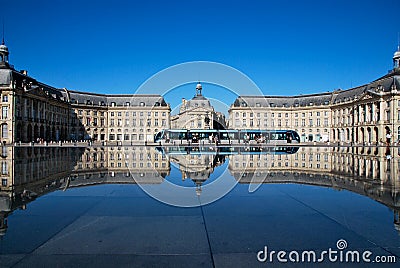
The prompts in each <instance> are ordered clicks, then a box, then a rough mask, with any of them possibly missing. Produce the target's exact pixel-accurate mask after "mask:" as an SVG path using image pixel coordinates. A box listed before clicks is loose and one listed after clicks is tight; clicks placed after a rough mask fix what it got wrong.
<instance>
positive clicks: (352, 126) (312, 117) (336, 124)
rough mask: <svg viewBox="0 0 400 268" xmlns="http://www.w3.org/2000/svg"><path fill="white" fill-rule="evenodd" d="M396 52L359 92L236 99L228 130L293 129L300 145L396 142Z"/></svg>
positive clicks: (399, 55) (399, 97)
mask: <svg viewBox="0 0 400 268" xmlns="http://www.w3.org/2000/svg"><path fill="white" fill-rule="evenodd" d="M399 90H400V48H399V49H398V51H396V52H395V54H394V56H393V70H391V71H390V72H389V73H388V74H387V75H385V76H383V77H381V78H379V79H377V80H375V81H373V82H371V83H368V84H366V85H363V86H359V87H356V88H351V89H348V90H336V91H334V92H331V93H321V94H312V95H299V96H285V97H283V96H282V97H276V96H239V97H238V98H237V99H236V100H235V102H234V103H233V104H232V105H231V107H230V109H229V120H228V127H229V128H234V129H293V130H295V131H297V132H298V133H299V135H300V137H301V142H312V141H317V142H321V141H332V142H341V143H352V144H382V143H385V142H389V143H393V141H397V140H399V139H400V92H399Z"/></svg>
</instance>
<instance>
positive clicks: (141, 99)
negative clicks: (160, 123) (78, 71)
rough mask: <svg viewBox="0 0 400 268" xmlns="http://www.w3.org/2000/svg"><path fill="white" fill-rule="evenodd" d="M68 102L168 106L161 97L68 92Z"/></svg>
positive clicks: (103, 104)
mask: <svg viewBox="0 0 400 268" xmlns="http://www.w3.org/2000/svg"><path fill="white" fill-rule="evenodd" d="M68 94H69V98H70V102H71V103H73V104H86V105H97V106H111V105H112V103H114V105H115V106H127V103H129V106H146V107H153V106H168V105H167V103H166V102H165V100H164V98H163V97H162V96H161V95H151V94H148V95H145V94H131V95H130V94H125V95H122V94H121V95H108V94H97V93H88V92H79V91H73V90H68Z"/></svg>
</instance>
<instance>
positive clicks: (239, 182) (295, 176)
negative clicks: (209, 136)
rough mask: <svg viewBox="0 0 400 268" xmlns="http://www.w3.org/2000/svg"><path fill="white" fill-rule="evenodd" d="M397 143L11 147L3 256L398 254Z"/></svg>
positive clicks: (48, 262) (7, 260)
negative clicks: (374, 145) (376, 144)
mask: <svg viewBox="0 0 400 268" xmlns="http://www.w3.org/2000/svg"><path fill="white" fill-rule="evenodd" d="M399 155H400V148H398V147H329V146H325V147H314V146H300V147H259V146H253V147H250V146H247V147H241V146H233V147H215V146H205V147H198V146H197V147H184V146H182V147H180V146H168V147H150V146H148V147H140V146H135V147H131V146H128V147H123V146H121V147H111V146H108V147H96V146H92V147H58V146H54V147H50V146H48V147H45V146H43V147H39V146H37V147H18V146H17V147H14V146H8V147H3V148H2V155H1V159H0V161H1V167H2V173H1V180H2V181H1V195H0V236H1V238H0V253H1V255H0V263H1V265H3V266H6V267H7V266H16V267H21V266H22V267H24V266H30V267H31V266H39V265H40V266H53V265H55V264H57V265H61V266H62V265H72V264H75V265H77V266H78V265H79V266H100V267H101V266H110V265H113V266H117V267H118V266H152V265H153V266H164V267H165V266H182V267H187V266H189V265H190V266H193V267H197V266H199V267H213V266H214V267H228V266H230V267H232V266H233V267H238V266H239V267H248V266H258V265H259V266H261V267H263V266H264V267H265V266H266V265H267V266H280V265H282V262H281V261H280V260H278V259H277V257H276V255H275V256H272V257H271V258H272V259H265V253H266V251H267V253H268V254H267V256H269V254H270V253H271V251H276V252H278V251H286V252H287V254H286V255H285V256H286V259H287V261H288V263H286V264H287V265H289V266H290V265H293V264H294V263H295V262H296V261H294V262H293V261H291V260H290V259H289V252H291V251H297V252H300V253H299V254H300V255H299V260H298V262H299V263H297V264H298V265H300V266H301V265H304V266H307V264H308V266H310V265H311V264H313V263H314V262H313V261H312V258H313V256H311V257H310V258H311V259H310V260H308V262H307V261H306V262H302V261H301V257H302V255H301V252H302V251H305V250H307V251H310V250H312V251H315V252H316V253H315V254H316V260H315V262H318V259H320V257H321V256H323V254H322V255H321V253H322V252H323V251H324V250H328V249H329V248H331V249H334V250H336V251H338V253H337V254H339V253H340V252H341V250H342V253H343V254H346V251H345V250H352V251H359V252H360V254H361V253H362V252H365V251H370V252H371V253H372V255H371V256H370V257H369V259H370V260H372V261H376V259H375V257H376V256H378V257H383V256H384V257H388V256H394V257H393V258H394V259H395V260H396V261H397V262H398V261H400V259H399V256H400V235H399V232H400V219H399V212H400V200H399V189H400V187H399V185H400V179H399V171H400V158H399ZM339 241H340V242H341V243H342V242H343V241H344V242H345V243H346V244H345V245H346V247H343V248H340V247H339V244H340V243H339ZM340 245H342V244H340ZM343 256H346V255H343ZM360 256H361V255H360ZM281 257H282V256H281ZM291 257H293V258H294V259H296V255H295V254H294V255H292V256H291ZM338 257H340V256H339V255H338ZM343 258H345V257H343ZM360 258H362V257H360ZM263 259H264V262H263ZM283 259H285V257H283ZM344 261H345V260H342V262H340V260H339V261H336V262H332V261H330V260H329V258H328V255H326V258H323V259H322V260H321V262H322V263H323V264H324V265H326V266H331V265H333V264H335V265H337V266H338V267H343V265H344V263H343V262H344ZM365 264H366V262H365V261H363V260H360V262H358V263H357V262H351V265H356V266H357V265H358V266H360V267H361V266H365ZM345 265H347V266H348V265H349V263H348V262H346V263H345ZM391 265H395V264H388V263H387V264H385V266H388V267H390V266H391Z"/></svg>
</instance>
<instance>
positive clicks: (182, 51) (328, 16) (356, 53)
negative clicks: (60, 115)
mask: <svg viewBox="0 0 400 268" xmlns="http://www.w3.org/2000/svg"><path fill="white" fill-rule="evenodd" d="M0 6H1V12H0V17H3V18H4V21H5V39H6V44H7V45H8V47H9V49H10V62H11V63H12V64H14V66H15V68H16V69H18V70H19V69H27V70H28V71H29V74H30V75H31V76H33V77H35V78H36V79H38V80H40V81H42V82H44V83H47V84H50V85H53V86H55V87H66V88H68V89H75V90H82V91H90V92H99V93H133V92H135V90H136V89H137V88H138V87H139V86H140V85H141V84H142V83H143V82H144V81H146V79H148V78H149V77H151V76H152V75H154V74H155V73H157V72H159V71H161V70H162V69H164V68H167V67H169V66H172V65H175V64H179V63H182V62H187V61H197V60H201V61H213V62H220V63H223V64H227V65H229V66H232V67H234V68H236V69H238V70H240V71H241V72H243V73H245V74H246V75H247V76H249V77H250V78H251V79H252V80H253V81H254V82H255V83H256V84H257V85H258V86H259V87H260V88H261V90H262V91H263V93H264V94H267V95H293V94H307V93H316V92H325V91H332V90H334V89H337V88H343V89H346V88H349V87H351V86H357V85H361V84H364V83H368V82H370V81H372V80H374V79H376V78H378V77H380V76H382V75H384V74H386V73H387V71H388V70H389V69H391V68H392V56H393V53H394V51H395V50H396V48H397V43H398V40H397V39H398V38H397V36H398V32H400V19H399V15H398V11H399V10H400V1H398V0H382V1H365V0H364V1H348V0H347V1H340V0H338V1H234V0H233V1H208V0H204V1H191V0H189V1H174V0H172V1H128V0H126V1H120V0H114V1H102V0H100V1H82V0H81V1H76V0H68V1H60V0H55V1H40V0H36V1H27V0H19V1H9V0H8V1H6V0H1V1H0ZM396 13H397V14H396ZM197 79H200V80H201V78H198V77H196V78H194V80H197ZM182 88H183V89H182V90H183V91H182V90H181V92H179V94H178V93H176V94H175V95H173V94H172V95H171V97H170V99H168V101H170V102H172V103H173V105H174V102H180V97H181V96H184V97H187V98H190V97H192V96H193V94H194V91H193V90H192V89H191V87H188V86H187V87H182ZM208 90H209V91H207V86H205V87H204V94H205V95H207V96H211V97H220V98H221V96H224V93H222V94H221V93H220V92H219V90H218V88H217V87H212V86H210V87H208ZM178 96H179V99H178V98H177V97H178ZM227 96H228V95H227ZM229 98H231V96H229Z"/></svg>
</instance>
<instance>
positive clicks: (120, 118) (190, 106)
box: [0, 42, 400, 144]
mask: <svg viewBox="0 0 400 268" xmlns="http://www.w3.org/2000/svg"><path fill="white" fill-rule="evenodd" d="M8 58H9V51H8V47H7V46H6V45H5V44H4V42H3V43H2V44H1V45H0V95H1V96H0V98H1V99H0V105H1V118H0V140H1V142H2V143H7V144H10V143H15V142H19V141H21V142H30V141H38V140H43V141H60V140H92V141H104V142H111V143H113V142H120V143H125V144H134V143H139V144H143V143H145V142H146V141H152V140H153V137H154V134H155V133H157V132H158V131H159V130H161V129H169V128H174V129H225V128H229V129H292V130H295V131H297V132H298V133H299V135H300V139H301V142H327V141H330V142H340V143H349V144H350V143H351V144H382V143H385V142H389V143H393V142H394V141H397V140H399V139H400V92H399V88H400V67H399V66H400V49H399V50H398V51H396V52H395V54H394V56H393V69H392V70H391V71H390V72H389V73H388V74H387V75H385V76H383V77H381V78H379V79H377V80H375V81H373V82H371V83H368V84H366V85H363V86H359V87H355V88H351V89H347V90H336V91H334V92H329V93H321V94H309V95H298V96H284V97H283V96H239V97H238V98H237V99H236V100H235V101H234V103H233V104H232V105H231V107H230V109H229V111H228V113H229V118H228V119H227V120H226V118H225V116H224V115H223V114H222V113H220V112H217V111H215V110H214V107H213V106H212V105H211V103H210V101H209V100H208V99H207V98H205V97H204V96H203V94H202V85H201V84H200V83H198V84H197V86H196V94H195V96H194V97H193V98H192V99H191V100H185V99H184V100H183V101H182V105H181V107H180V110H179V113H178V114H176V115H174V116H171V109H170V105H169V104H168V103H166V102H165V100H164V98H163V97H162V96H161V95H134V94H132V95H109V94H96V93H87V92H79V91H72V90H67V89H58V88H54V87H51V86H49V85H46V84H43V83H41V82H39V81H36V80H35V79H34V78H32V77H30V76H28V74H27V72H26V71H16V70H15V69H14V68H13V66H12V65H10V64H9V62H8Z"/></svg>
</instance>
